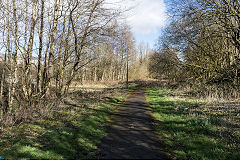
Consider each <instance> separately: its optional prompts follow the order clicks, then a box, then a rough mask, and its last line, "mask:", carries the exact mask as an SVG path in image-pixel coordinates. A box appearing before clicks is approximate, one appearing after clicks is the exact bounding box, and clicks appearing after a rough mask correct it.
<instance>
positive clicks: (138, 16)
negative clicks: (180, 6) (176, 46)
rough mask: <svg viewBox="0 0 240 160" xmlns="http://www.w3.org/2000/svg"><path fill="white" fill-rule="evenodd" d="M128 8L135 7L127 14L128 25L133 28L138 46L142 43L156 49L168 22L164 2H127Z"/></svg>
mask: <svg viewBox="0 0 240 160" xmlns="http://www.w3.org/2000/svg"><path fill="white" fill-rule="evenodd" d="M123 3H125V4H124V5H126V6H130V7H131V6H134V7H133V9H132V10H131V11H129V12H128V13H127V23H128V24H129V25H130V26H131V29H132V32H133V34H134V36H135V39H136V42H137V44H138V43H139V42H141V41H144V42H145V43H148V44H149V46H150V48H154V44H155V43H156V42H157V39H158V37H159V36H160V34H161V31H162V29H163V28H164V26H165V24H166V20H167V16H166V6H165V4H164V1H163V0H125V1H124V2H123Z"/></svg>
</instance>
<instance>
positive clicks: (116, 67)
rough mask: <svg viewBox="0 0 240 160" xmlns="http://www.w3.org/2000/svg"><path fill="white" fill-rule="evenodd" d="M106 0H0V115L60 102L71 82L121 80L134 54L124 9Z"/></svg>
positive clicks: (9, 117)
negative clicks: (127, 56)
mask: <svg viewBox="0 0 240 160" xmlns="http://www.w3.org/2000/svg"><path fill="white" fill-rule="evenodd" d="M109 6H112V4H110V2H109V1H106V0H54V1H51V0H10V1H8V0H2V1H1V2H0V17H1V20H0V35H1V36H0V37H1V39H0V43H1V50H0V67H1V70H0V106H1V109H0V120H1V121H2V122H3V121H8V122H12V123H14V122H16V121H18V120H20V119H22V118H24V117H28V116H32V114H31V113H32V112H34V111H36V112H40V111H39V110H40V109H42V108H46V107H50V106H51V105H56V104H55V103H57V102H59V100H60V99H61V97H63V96H65V95H67V93H68V92H69V88H70V86H71V84H72V83H73V82H76V81H77V82H81V81H88V80H89V81H105V80H123V79H125V78H126V74H125V72H126V69H125V68H126V55H127V54H129V57H130V58H129V63H131V62H132V61H134V57H136V56H135V55H136V51H135V48H134V47H135V42H134V38H133V36H132V33H131V31H130V28H129V27H128V26H127V25H125V24H123V23H121V22H119V21H118V18H119V17H120V16H121V13H122V12H123V11H122V10H120V9H118V8H115V9H114V7H113V8H112V7H109Z"/></svg>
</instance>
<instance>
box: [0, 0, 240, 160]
mask: <svg viewBox="0 0 240 160" xmlns="http://www.w3.org/2000/svg"><path fill="white" fill-rule="evenodd" d="M118 3H122V2H120V1H119V2H118ZM118 5H119V4H114V3H111V2H110V1H108V0H1V1H0V48H1V49H0V134H2V136H1V135H0V147H1V148H4V146H5V149H3V150H2V151H1V149H0V157H1V154H2V155H4V156H7V157H8V156H9V157H10V158H17V157H21V156H22V157H24V156H26V155H25V152H24V154H22V153H23V152H21V154H17V153H12V152H9V151H10V150H11V149H12V148H14V147H15V148H19V146H21V145H22V146H25V148H27V150H31V148H28V147H29V144H27V145H26V144H25V142H24V143H22V142H20V141H21V140H20V141H19V144H18V145H16V146H14V144H15V141H14V140H12V139H11V140H10V139H9V135H10V137H14V138H15V140H16V139H21V136H20V135H21V134H26V137H28V136H31V134H32V133H33V132H34V133H35V131H36V130H38V131H36V134H33V135H34V136H35V135H36V136H35V138H36V137H42V136H44V135H45V133H54V135H52V136H53V137H54V136H56V135H55V131H56V133H59V130H61V129H62V131H64V133H65V132H67V133H69V134H73V135H76V137H77V136H79V137H81V136H82V135H78V133H80V132H81V131H82V130H83V128H84V127H83V128H81V129H79V128H77V127H79V126H78V125H80V122H81V125H83V124H84V125H83V126H85V128H88V127H89V126H91V123H92V122H93V121H94V122H95V120H96V117H95V116H98V115H99V116H100V117H101V118H102V120H101V121H100V122H98V123H97V124H96V126H94V127H95V128H94V131H93V132H94V133H95V131H96V132H97V129H99V128H98V127H100V129H99V130H101V129H102V128H101V127H102V124H103V123H104V124H105V122H107V119H108V118H106V117H105V116H107V115H105V112H104V113H102V112H101V114H100V113H99V112H96V110H95V109H94V107H93V106H95V107H96V106H98V107H99V106H101V107H100V108H101V109H103V108H104V107H107V108H104V110H106V111H107V112H110V111H111V112H112V110H113V108H116V107H117V106H118V105H119V104H120V103H121V102H123V101H124V100H125V99H126V97H127V93H128V92H129V90H131V89H136V86H134V85H131V84H140V85H139V87H140V88H143V89H146V90H147V92H148V93H147V96H149V97H150V98H147V99H148V100H149V102H151V100H152V99H151V96H154V95H152V94H155V95H156V96H157V97H161V94H160V91H159V92H157V91H156V90H154V88H158V87H161V88H162V87H163V88H168V89H169V90H175V91H176V90H177V92H175V93H176V94H177V95H178V93H179V92H181V94H180V95H178V96H180V97H181V96H182V95H185V96H187V97H191V98H195V99H198V100H200V99H201V100H206V99H207V100H210V101H211V102H212V101H213V100H214V102H215V101H217V102H222V100H225V101H237V100H238V99H239V98H240V94H239V89H240V88H239V87H240V86H239V83H240V54H239V51H240V2H239V1H238V0H168V1H166V5H167V6H168V7H167V13H168V17H169V18H168V19H169V20H168V22H167V25H166V27H165V29H164V31H163V33H162V34H161V35H159V38H158V41H156V45H155V48H154V49H151V48H149V46H148V44H146V43H144V42H141V43H138V44H137V43H136V40H135V38H134V35H133V33H132V31H131V27H130V26H129V25H128V24H127V23H126V22H125V20H124V19H125V18H126V17H124V14H125V13H126V12H128V11H129V10H131V8H127V9H121V8H118V7H116V6H118ZM89 86H90V87H89ZM96 86H97V87H96ZM149 88H151V89H152V90H151V89H150V90H149ZM169 90H168V91H166V90H164V91H161V92H164V95H165V93H166V95H169V93H168V92H170V91H169ZM167 93H168V94H167ZM175 93H174V94H175ZM109 97H111V98H109ZM112 97H115V98H112ZM116 97H117V98H116ZM163 101H164V100H163ZM105 102H107V103H105ZM154 102H155V101H153V105H154ZM166 103H167V102H166ZM169 103H170V104H171V105H172V103H173V102H170V101H169ZM174 103H175V102H174ZM179 103H180V102H179ZM159 104H160V102H159ZM234 104H236V103H234ZM78 105H80V106H81V107H77V106H78ZM111 105H112V106H115V107H110V106H111ZM156 105H157V104H156ZM181 105H183V106H182V107H183V108H184V107H185V108H187V109H188V107H186V106H187V105H190V106H192V105H193V103H184V104H183V103H182V102H181ZM181 105H180V106H181ZM88 106H90V107H88ZM76 107H77V108H76ZM86 108H87V109H86ZM175 109H176V108H175ZM231 109H232V108H231ZM176 110H177V109H176ZM182 110H183V112H184V113H185V110H184V109H182ZM200 110H201V109H200ZM203 110H204V108H202V111H198V112H199V113H200V112H201V113H202V112H204V111H205V110H204V111H203ZM216 110H217V109H216ZM233 110H234V112H233V114H231V116H232V117H233V118H232V119H234V125H237V126H239V123H240V117H239V104H238V105H237V106H236V107H235V108H233ZM214 111H215V108H214ZM225 111H226V112H228V109H224V113H225ZM95 112H96V113H95ZM174 113H175V112H174ZM231 113H232V112H231ZM229 114H230V112H229ZM204 115H207V114H204ZM228 116H229V115H226V117H228ZM200 117H201V116H200ZM203 117H204V116H203ZM203 117H201V118H200V121H198V120H196V125H202V124H203V125H204V126H205V125H208V124H209V123H210V121H207V122H206V121H205V120H203V121H202V118H203ZM210 117H212V116H210ZM213 117H214V115H213ZM216 117H217V118H219V116H218V115H217V116H216ZM88 118H89V119H88ZM77 119H78V120H77ZM92 120H93V121H92ZM215 120H216V121H217V120H218V119H215ZM90 121H91V122H90ZM85 122H86V124H85ZM190 122H191V124H192V123H194V124H195V119H194V120H193V122H192V121H190ZM205 122H206V123H207V124H205ZM214 122H215V121H214ZM186 123H187V122H186ZM211 123H213V121H211ZM28 124H31V126H28ZM32 124H34V125H32ZM67 124H68V125H67ZM25 125H27V126H28V127H25ZM35 125H41V127H42V126H45V125H49V126H51V127H49V128H48V127H45V128H44V129H41V128H34V127H36V126H35ZM58 125H60V126H61V125H62V126H64V127H65V128H64V127H62V128H61V127H56V126H58ZM65 125H66V126H65ZM94 125H95V124H94ZM160 125H161V124H160ZM234 125H233V123H232V125H231V126H234ZM68 127H72V128H71V129H69V128H68ZM17 128H20V130H18V129H17ZM25 128H27V129H29V130H27V131H26V132H25ZM53 128H58V130H55V129H53ZM85 128H84V129H85ZM96 128H97V129H96ZM46 129H51V132H50V131H49V132H48V131H46ZM52 129H53V130H52ZM74 129H75V130H76V134H75V130H74ZM95 129H96V130H95ZM30 130H31V131H30ZM99 130H98V131H99ZM20 131H21V133H20ZM28 131H29V132H28ZM235 131H236V134H237V136H235V138H234V145H235V146H234V147H233V148H234V149H233V150H231V151H236V150H237V149H239V144H240V141H239V134H240V131H239V129H236V128H235V130H234V131H233V130H230V132H228V133H227V134H233V132H234V135H235ZM14 132H19V134H14ZM162 132H163V131H162ZM10 133H11V134H10ZM61 133H62V134H64V133H63V132H61ZM221 133H222V132H221ZM224 133H225V132H224ZM81 134H83V135H84V136H85V132H84V131H83V132H81ZM86 134H87V133H86ZM96 134H97V133H96ZM99 134H100V135H101V136H99V137H100V138H99V139H101V138H102V137H103V136H104V133H102V132H101V133H99ZM161 134H164V133H161ZM219 134H220V133H219ZM221 135H223V134H221ZM4 137H5V138H4ZM6 137H8V138H6ZM49 137H51V134H50V135H49V136H48V137H47V138H49ZM56 137H57V138H58V136H56ZM76 137H72V140H70V141H68V142H69V145H72V146H74V145H75V144H74V143H73V141H75V139H74V138H76ZM14 138H13V139H14ZM223 138H226V137H224V136H223ZM86 139H91V138H89V137H87V138H86ZM230 139H231V138H230ZM43 141H45V142H47V141H46V140H44V139H43ZM99 141H100V140H98V141H96V142H95V141H94V140H93V141H91V142H93V143H91V145H89V144H86V145H85V144H84V143H85V141H84V142H81V143H82V144H84V145H85V146H81V145H80V146H77V147H78V148H80V150H81V149H82V150H83V152H81V154H80V155H81V156H83V159H86V158H93V157H92V156H93V155H92V154H93V153H94V152H89V150H96V148H95V147H92V146H95V145H97V144H98V143H99ZM29 143H32V142H29ZM54 143H56V142H54ZM86 143H87V142H86ZM226 143H229V144H233V142H232V141H231V140H229V141H228V142H226ZM177 145H178V144H177ZM177 145H176V146H177ZM36 146H37V145H36ZM36 146H35V147H36ZM49 146H50V145H49ZM58 146H60V145H58ZM86 146H87V147H86ZM89 146H90V147H89ZM37 147H38V146H37ZM41 147H42V148H45V147H46V146H45V144H44V145H43V146H41ZM53 147H54V146H53ZM81 147H82V148H81ZM88 147H89V148H88ZM91 147H92V148H91ZM86 148H87V149H86ZM58 149H59V153H61V152H62V151H64V152H65V151H66V155H67V156H65V155H63V154H65V153H63V152H62V156H59V157H58V155H57V154H55V153H54V154H52V153H50V152H43V151H39V150H38V151H36V150H32V151H33V152H35V151H36V152H38V153H39V154H38V155H36V156H35V157H34V156H33V155H31V156H26V157H30V158H40V159H41V158H44V159H45V158H46V159H52V158H53V159H62V158H63V159H64V158H72V157H71V156H70V157H69V155H72V154H77V153H79V152H80V151H79V150H74V149H73V150H71V151H70V150H69V151H67V150H66V149H64V148H58ZM221 149H222V148H221ZM16 150H17V149H16ZM223 150H224V149H223ZM229 150H230V149H229ZM229 150H228V152H227V153H228V154H229V155H230V151H229ZM85 152H87V153H88V154H87V155H86V153H85ZM223 152H224V153H225V150H224V151H223ZM19 153H20V151H19ZM185 153H186V154H189V155H190V153H187V151H186V152H185ZM174 154H178V155H180V153H177V152H176V153H174ZM206 154H207V152H206ZM219 155H220V154H219ZM224 155H227V154H224ZM239 155H240V154H239V153H236V156H235V157H234V158H236V159H237V158H239V157H238V156H239ZM211 156H212V155H211ZM211 156H210V158H209V157H208V158H209V159H212V158H216V157H211ZM177 157H178V156H177ZM75 158H76V157H75ZM178 158H180V159H189V157H188V156H183V157H181V156H180V157H178ZM205 158H206V157H204V156H203V157H200V158H199V159H205ZM218 158H219V157H218ZM222 158H223V159H227V158H229V156H226V157H222ZM76 159H78V158H76ZM80 159H81V157H80ZM173 159H174V158H173ZM190 159H191V156H190ZM220 159H221V157H220Z"/></svg>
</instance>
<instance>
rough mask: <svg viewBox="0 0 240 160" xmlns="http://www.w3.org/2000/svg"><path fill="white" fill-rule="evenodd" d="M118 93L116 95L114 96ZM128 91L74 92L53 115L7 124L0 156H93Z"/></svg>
mask: <svg viewBox="0 0 240 160" xmlns="http://www.w3.org/2000/svg"><path fill="white" fill-rule="evenodd" d="M113 95H114V98H112V97H111V96H113ZM125 97H126V92H119V91H118V92H116V91H114V92H113V91H111V92H110V93H109V92H108V94H106V95H105V93H103V91H101V92H100V91H98V92H96V93H92V92H91V93H89V92H87V93H83V92H82V91H80V90H79V91H75V92H73V93H72V94H71V95H70V96H69V97H68V98H66V99H65V101H66V102H65V103H64V104H62V105H61V106H58V107H57V108H56V110H55V111H53V112H52V114H51V116H49V117H48V118H45V119H40V120H34V121H29V122H25V123H22V124H20V125H19V126H14V127H11V128H5V130H4V131H3V133H1V135H0V157H4V158H7V159H26V158H27V159H29V158H30V159H92V158H94V157H95V156H96V154H97V153H98V151H99V150H98V147H97V146H98V145H99V143H100V140H101V138H103V137H104V136H105V135H106V128H105V126H106V125H107V123H108V121H109V117H110V113H111V112H113V111H114V109H116V108H117V107H118V106H119V104H121V103H122V101H124V99H125Z"/></svg>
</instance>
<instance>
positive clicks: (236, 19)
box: [149, 0, 240, 97]
mask: <svg viewBox="0 0 240 160" xmlns="http://www.w3.org/2000/svg"><path fill="white" fill-rule="evenodd" d="M171 2H172V3H174V4H175V7H172V8H169V13H171V19H172V20H171V22H169V25H168V27H167V28H166V29H165V32H164V36H162V37H161V38H160V39H159V43H158V47H159V49H158V50H157V51H156V52H155V54H154V55H152V56H151V58H150V62H151V63H150V64H149V70H150V72H151V76H152V77H165V78H167V79H169V80H170V81H171V82H174V83H175V84H178V85H181V86H189V87H192V88H196V90H197V91H198V92H199V94H203V95H207V96H213V97H239V93H238V90H239V78H240V70H239V69H240V68H239V67H240V65H239V62H240V55H239V50H240V27H239V25H240V16H239V15H240V10H239V8H240V2H239V1H238V0H182V1H176V2H174V1H171ZM169 3H170V2H169ZM200 92H201V93H200Z"/></svg>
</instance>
